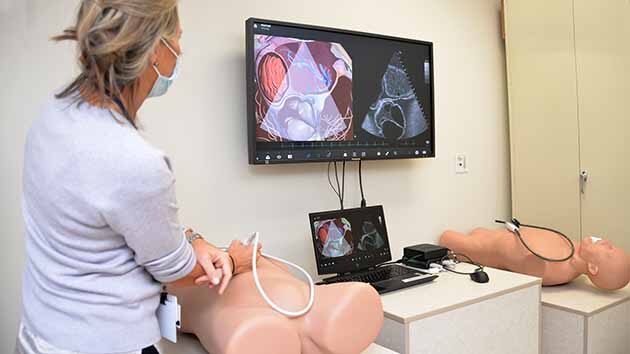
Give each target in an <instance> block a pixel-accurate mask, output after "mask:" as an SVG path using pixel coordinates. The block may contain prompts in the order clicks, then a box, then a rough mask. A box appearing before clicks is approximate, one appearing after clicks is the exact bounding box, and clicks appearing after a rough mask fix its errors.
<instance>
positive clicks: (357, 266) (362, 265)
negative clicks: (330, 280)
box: [308, 205, 392, 275]
mask: <svg viewBox="0 0 630 354" xmlns="http://www.w3.org/2000/svg"><path fill="white" fill-rule="evenodd" d="M366 210H376V214H377V215H380V216H382V217H383V231H384V235H383V237H384V238H385V242H386V244H387V248H388V250H387V253H388V254H387V256H384V257H380V258H378V257H374V258H373V260H370V261H366V262H360V261H359V262H354V263H352V264H353V265H354V266H353V267H350V268H349V269H345V268H344V269H340V268H338V269H334V268H330V267H327V268H324V267H322V266H321V264H322V257H321V255H320V254H319V252H317V245H316V244H315V239H316V234H315V226H314V225H313V224H314V221H315V218H321V217H325V218H327V219H329V218H331V219H332V218H338V217H346V215H348V214H358V213H361V212H365V211H366ZM308 219H309V228H310V230H311V243H312V244H313V252H314V254H315V262H316V266H317V274H318V275H326V274H347V273H350V272H356V271H362V270H366V269H370V268H373V267H376V266H377V265H379V264H381V263H384V262H389V261H391V260H392V251H391V245H390V243H389V234H388V232H387V222H386V218H385V213H384V211H383V206H382V205H374V206H369V207H363V208H352V209H340V210H329V211H320V212H315V213H310V214H308ZM364 254H369V253H368V252H366V253H364Z"/></svg>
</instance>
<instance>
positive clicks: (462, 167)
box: [455, 153, 468, 174]
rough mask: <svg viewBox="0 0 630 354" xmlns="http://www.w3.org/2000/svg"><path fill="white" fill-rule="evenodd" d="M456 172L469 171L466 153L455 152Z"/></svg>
mask: <svg viewBox="0 0 630 354" xmlns="http://www.w3.org/2000/svg"><path fill="white" fill-rule="evenodd" d="M455 173H457V174H464V173H468V158H467V156H466V154H464V153H458V154H455Z"/></svg>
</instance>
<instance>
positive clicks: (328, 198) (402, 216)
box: [0, 0, 510, 353]
mask: <svg viewBox="0 0 630 354" xmlns="http://www.w3.org/2000/svg"><path fill="white" fill-rule="evenodd" d="M310 3H311V4H314V5H308V4H307V3H306V2H296V1H287V0H268V1H255V0H233V1H226V2H218V1H203V0H185V1H182V4H181V13H182V21H183V27H184V39H183V46H184V52H185V58H184V62H183V64H184V67H183V70H184V71H183V76H182V77H181V79H180V80H178V82H177V83H176V84H175V85H174V86H173V88H172V91H170V93H169V95H168V96H166V97H165V98H161V99H156V100H152V101H151V102H148V103H147V104H146V107H145V108H143V110H142V112H141V115H142V117H143V120H144V124H145V129H146V132H147V135H148V137H149V138H150V140H151V141H152V142H154V143H155V144H156V145H158V146H159V147H161V148H162V149H164V150H165V151H166V152H167V153H168V154H169V155H170V157H171V159H172V161H173V162H174V166H175V170H176V174H177V177H178V180H177V188H178V196H179V200H180V204H181V212H182V213H181V218H182V220H183V221H184V222H185V223H186V224H188V225H190V226H192V227H195V228H196V229H198V230H199V231H201V232H202V233H204V234H205V235H206V237H207V238H209V239H211V240H213V241H214V242H216V243H217V244H227V243H228V241H229V240H230V239H231V238H233V237H234V236H236V235H242V234H244V233H246V232H248V231H252V230H259V231H261V232H262V237H263V242H264V246H265V249H266V250H267V251H268V252H270V253H273V254H276V255H279V256H283V257H286V258H288V259H290V260H293V261H297V262H298V263H300V264H302V265H304V266H306V267H307V268H308V269H310V270H311V272H312V273H313V274H314V273H315V264H314V261H313V251H312V247H311V243H310V241H309V231H308V225H307V224H308V222H307V221H308V219H307V213H308V212H310V211H320V210H329V209H333V208H336V207H337V206H338V204H337V201H336V199H335V198H336V196H335V195H334V194H333V192H332V191H331V190H330V189H329V187H328V183H327V179H326V173H325V171H326V164H319V163H318V164H304V165H293V166H270V167H269V166H258V167H252V166H249V165H248V164H247V144H246V124H245V114H246V112H245V84H244V79H245V78H244V63H245V59H244V44H245V39H244V27H245V26H244V22H245V19H246V18H248V17H250V16H254V17H261V18H272V19H279V20H286V21H292V22H302V23H309V24H318V25H323V26H330V27H340V28H347V29H354V30H359V31H368V32H375V33H382V34H388V35H394V36H402V37H409V38H416V39H423V40H428V41H433V42H434V43H435V49H434V51H435V96H436V97H435V103H436V109H435V111H436V115H437V116H436V141H437V158H435V159H429V160H408V161H385V162H367V163H365V164H364V182H365V189H366V197H367V200H368V203H369V204H383V205H384V206H385V212H386V215H387V222H388V228H389V233H390V238H391V244H392V249H393V250H394V257H398V256H400V253H401V249H402V247H403V246H404V245H408V244H416V243H421V242H435V241H436V239H437V237H438V236H439V234H440V232H441V231H443V230H444V229H446V228H455V229H462V230H467V229H470V228H472V227H474V226H480V225H487V226H489V225H491V221H492V220H493V219H494V218H495V217H505V216H506V215H507V214H508V213H509V205H510V203H509V199H510V196H509V160H508V137H507V114H506V110H507V109H506V84H505V81H506V80H505V65H504V62H505V60H504V48H503V42H502V40H501V39H500V24H499V18H500V15H499V0H466V1H464V0H432V1H430V0H422V1H420V0H389V1H387V2H383V1H375V0H364V1H360V2H359V1H350V0H324V1H312V2H310ZM76 4H77V1H70V0H64V1H49V0H14V1H13V0H0V51H1V53H2V54H1V58H0V85H2V89H1V92H2V93H1V94H0V166H2V167H1V170H0V171H1V173H0V182H2V183H0V195H1V197H2V202H3V206H2V208H1V209H0V225H2V230H3V235H2V236H3V238H2V240H3V242H2V246H3V247H2V250H3V254H2V255H1V256H0V275H1V277H2V278H1V279H2V284H3V285H2V296H1V297H0V313H1V314H2V319H1V320H0V321H2V322H1V324H0V352H2V353H8V352H10V350H11V348H12V346H13V341H14V336H15V331H16V328H17V323H18V319H19V314H20V310H19V303H20V300H19V294H20V292H19V291H20V290H19V287H20V282H21V280H20V279H21V272H22V268H23V264H24V247H23V236H22V232H23V231H22V230H23V228H22V221H21V214H20V189H21V181H20V179H21V169H22V145H23V141H24V136H25V133H26V130H27V128H28V126H29V124H30V122H31V121H32V120H33V119H34V118H35V117H36V116H37V112H38V106H39V105H40V104H41V103H42V101H43V100H44V99H45V97H46V96H47V95H48V94H49V93H50V92H51V91H52V90H53V89H55V88H57V87H60V86H61V85H62V84H64V83H66V82H68V80H70V79H71V77H72V74H73V73H74V72H75V68H74V62H73V54H74V51H73V47H72V45H71V44H53V43H51V42H49V41H48V40H47V38H48V37H49V36H51V35H53V34H57V33H59V32H60V31H61V30H62V29H63V28H64V27H65V26H67V25H69V24H70V23H71V21H72V19H73V18H74V10H75V6H76ZM219 4H220V5H219ZM456 152H465V153H467V154H468V158H469V164H470V173H469V174H467V175H455V173H454V165H455V163H454V155H455V153H456ZM347 177H348V178H347V179H348V184H347V188H346V189H347V191H346V193H347V196H346V200H347V204H348V206H350V205H353V204H354V205H358V202H359V198H358V187H357V184H356V166H355V165H354V164H352V165H351V169H350V170H349V173H348V176H347ZM57 325H63V324H57Z"/></svg>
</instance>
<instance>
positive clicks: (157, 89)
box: [148, 38, 182, 97]
mask: <svg viewBox="0 0 630 354" xmlns="http://www.w3.org/2000/svg"><path fill="white" fill-rule="evenodd" d="M162 43H164V45H165V46H166V48H168V50H170V51H171V53H173V55H174V56H175V58H177V60H176V62H175V68H174V69H173V74H172V75H171V77H166V76H163V75H162V74H160V71H159V70H158V68H157V65H155V64H154V65H153V70H155V72H156V73H157V75H158V78H157V80H155V83H154V84H153V88H152V89H151V92H149V96H148V97H159V96H163V95H165V94H166V92H167V91H168V88H169V87H171V85H172V84H173V81H175V79H177V77H178V76H179V70H180V69H181V67H180V66H181V59H182V57H181V56H180V55H179V54H177V53H176V52H175V50H173V48H171V46H170V45H169V44H168V43H167V42H166V41H165V40H164V39H163V38H162Z"/></svg>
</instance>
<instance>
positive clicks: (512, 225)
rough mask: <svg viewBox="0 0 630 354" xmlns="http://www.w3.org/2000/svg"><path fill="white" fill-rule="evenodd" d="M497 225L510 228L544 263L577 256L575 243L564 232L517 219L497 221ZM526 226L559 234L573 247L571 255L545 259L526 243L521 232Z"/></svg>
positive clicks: (566, 259) (561, 260) (563, 260)
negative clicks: (521, 228)
mask: <svg viewBox="0 0 630 354" xmlns="http://www.w3.org/2000/svg"><path fill="white" fill-rule="evenodd" d="M495 222H496V223H499V224H505V225H506V227H507V228H508V230H510V231H512V233H514V234H515V235H516V236H517V237H518V239H519V240H520V241H521V243H522V244H523V246H524V247H525V248H526V249H527V250H528V251H529V252H531V253H532V254H533V255H534V256H536V257H538V258H540V259H542V260H543V261H547V262H565V261H568V260H569V259H571V257H573V255H574V254H575V245H573V241H571V239H570V238H569V237H568V236H567V235H565V234H563V233H562V232H560V231H558V230H554V229H551V228H548V227H543V226H536V225H527V224H521V223H520V222H519V221H518V220H516V219H514V218H513V219H512V221H503V220H495ZM521 226H524V227H529V228H532V229H539V230H545V231H550V232H553V233H555V234H557V235H558V236H560V237H562V238H563V239H565V240H566V241H567V242H568V243H569V245H570V246H571V253H570V254H569V255H568V256H567V257H564V258H556V259H554V258H548V257H545V256H543V255H541V254H539V253H536V252H534V250H532V249H531V247H529V245H528V244H527V242H525V240H524V239H523V236H522V235H521V231H520V227H521Z"/></svg>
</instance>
